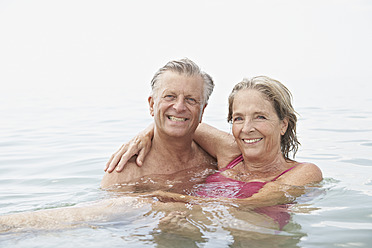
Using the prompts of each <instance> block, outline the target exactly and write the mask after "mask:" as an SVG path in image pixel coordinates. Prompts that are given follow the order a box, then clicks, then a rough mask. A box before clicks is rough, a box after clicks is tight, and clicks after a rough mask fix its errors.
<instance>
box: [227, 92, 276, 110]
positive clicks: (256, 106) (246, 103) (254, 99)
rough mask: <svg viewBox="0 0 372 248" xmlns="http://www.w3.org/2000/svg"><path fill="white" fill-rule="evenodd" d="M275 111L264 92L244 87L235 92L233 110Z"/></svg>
mask: <svg viewBox="0 0 372 248" xmlns="http://www.w3.org/2000/svg"><path fill="white" fill-rule="evenodd" d="M247 111H254V112H275V109H274V106H273V103H272V102H271V101H269V100H268V99H267V97H266V95H265V94H263V93H261V92H259V91H258V90H254V89H244V90H240V91H238V92H237V93H236V95H235V97H234V101H233V112H247Z"/></svg>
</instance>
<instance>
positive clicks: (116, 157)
mask: <svg viewBox="0 0 372 248" xmlns="http://www.w3.org/2000/svg"><path fill="white" fill-rule="evenodd" d="M123 151H125V144H124V145H122V146H121V147H120V148H119V150H117V151H116V152H115V153H114V154H112V155H111V157H110V159H109V161H108V162H107V163H106V166H105V169H104V170H105V171H106V172H108V173H111V172H112V171H113V170H114V169H115V167H116V165H117V164H118V162H119V161H120V159H121V156H122V153H123Z"/></svg>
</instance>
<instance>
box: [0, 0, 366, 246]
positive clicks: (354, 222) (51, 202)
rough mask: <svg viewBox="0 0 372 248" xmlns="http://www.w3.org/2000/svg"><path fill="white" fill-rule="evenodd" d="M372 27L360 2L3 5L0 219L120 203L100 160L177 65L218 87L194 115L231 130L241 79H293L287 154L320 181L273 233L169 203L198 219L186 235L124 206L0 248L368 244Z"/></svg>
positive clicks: (224, 207)
mask: <svg viewBox="0 0 372 248" xmlns="http://www.w3.org/2000/svg"><path fill="white" fill-rule="evenodd" d="M283 2H284V3H283ZM144 6H146V7H144ZM180 10H182V11H180ZM190 13H192V17H193V18H190ZM222 16H224V17H226V18H221V17H222ZM66 17H68V18H66ZM150 20H151V21H150ZM170 20H178V21H177V22H173V21H170ZM165 23H166V24H167V25H168V26H167V28H165V27H164V25H165ZM371 26H372V5H371V4H370V2H369V1H353V2H351V1H313V2H312V3H305V2H298V1H281V2H280V3H279V2H278V3H277V2H276V1H266V2H265V3H262V2H259V1H250V2H249V3H246V1H236V2H234V4H232V3H228V4H227V3H225V2H224V1H188V3H187V4H182V6H179V5H177V4H175V3H173V1H166V0H164V1H136V3H134V2H132V1H110V2H109V3H106V2H103V1H102V2H100V1H70V2H69V1H65V2H64V4H63V5H62V4H59V3H57V2H55V1H33V2H32V3H31V2H29V1H2V2H1V3H0V31H1V32H0V33H1V34H2V38H1V39H0V52H1V54H2V55H1V56H0V84H1V91H0V116H1V119H0V148H1V149H0V188H1V189H2V190H0V215H6V214H12V213H20V212H26V211H35V210H46V209H55V208H60V209H65V208H67V207H71V206H72V207H74V206H77V205H79V204H87V205H88V206H90V205H91V204H93V203H92V202H97V201H98V202H100V201H102V200H104V199H112V198H113V197H115V195H113V194H114V193H110V192H107V191H103V190H101V189H100V188H99V184H100V181H101V178H102V176H103V167H104V165H105V163H106V161H107V160H108V158H109V156H110V155H111V154H112V153H113V152H114V151H115V150H116V149H117V148H118V147H119V146H120V145H121V144H122V143H123V142H125V141H127V140H129V139H130V138H131V137H132V136H133V135H134V134H135V133H137V132H138V131H140V130H142V129H143V128H145V127H146V126H147V124H148V123H150V121H151V118H150V115H149V114H148V107H147V100H146V99H147V95H148V93H149V84H148V82H149V80H150V78H151V77H152V74H153V73H154V72H155V70H156V69H157V68H158V67H160V66H162V65H163V64H164V63H165V62H167V61H168V60H170V59H175V58H182V57H189V58H191V59H193V60H195V61H196V62H197V63H198V64H200V65H201V66H202V67H203V69H205V70H206V71H207V72H209V73H210V74H211V75H212V76H213V78H214V79H215V82H216V88H215V91H214V93H213V94H212V97H211V99H210V104H209V106H208V107H207V109H206V111H205V115H204V119H203V121H205V122H207V123H209V124H212V125H214V126H216V127H218V128H220V129H222V130H225V131H228V132H229V131H230V126H229V125H228V124H227V123H226V121H225V120H226V116H227V101H226V99H227V96H228V93H229V92H230V91H231V89H232V87H233V85H234V84H235V83H237V82H238V81H239V80H240V79H241V78H242V77H244V76H256V75H262V74H264V75H267V76H271V77H273V78H275V79H278V80H280V81H282V82H283V83H284V84H285V85H287V86H288V88H289V89H290V90H291V91H292V93H293V95H294V105H295V108H296V110H297V111H298V112H299V113H300V115H301V116H300V118H299V122H298V136H299V140H300V142H301V144H302V146H301V148H300V150H299V152H298V155H297V157H296V159H297V160H298V161H309V162H313V163H315V164H317V165H318V166H319V167H320V168H321V170H322V171H323V175H324V180H323V182H322V183H321V185H320V187H318V188H313V189H312V190H310V191H309V193H307V194H305V195H304V196H302V197H300V198H299V199H297V203H295V204H294V205H293V206H291V209H290V213H291V219H290V222H289V224H288V225H286V226H285V228H284V230H283V231H278V230H277V229H275V228H271V227H268V226H262V225H261V224H262V219H261V217H260V216H259V215H257V214H254V213H253V212H252V211H250V210H247V209H242V208H239V207H236V206H231V205H228V204H222V203H213V204H210V205H204V206H190V205H176V206H174V209H173V210H179V211H182V212H184V213H185V214H187V216H188V222H189V223H191V224H192V225H191V231H187V230H185V231H184V233H186V234H187V235H185V236H182V235H180V234H179V233H178V234H177V233H172V228H171V226H162V225H159V222H160V220H161V219H162V218H163V217H164V216H166V214H167V211H165V210H164V209H160V208H159V209H157V210H156V209H155V210H151V209H150V208H149V206H148V205H146V204H143V205H141V204H138V205H136V204H134V203H133V202H131V201H130V200H128V205H127V206H128V207H125V205H124V207H121V208H119V209H108V211H110V210H112V211H113V212H114V211H118V212H119V213H118V212H114V213H113V217H114V218H111V219H107V220H102V219H99V220H92V221H88V222H85V223H80V224H82V225H80V226H76V227H75V228H67V229H60V230H29V231H26V232H20V233H17V232H15V233H13V232H8V233H1V234H0V247H66V246H73V247H103V246H108V245H109V246H111V247H122V246H125V247H306V248H307V247H369V246H370V244H371V243H372V210H371V208H370V206H371V205H372V158H371V151H372V150H371V149H372V128H371V127H372V110H371V106H372V97H371V96H370V92H371V82H372V74H371V70H370V67H371V63H370V58H371V57H372V49H371V48H370V44H372V36H371V32H370V30H372V27H371ZM160 27H161V28H160ZM190 27H193V28H191V29H190ZM170 30H172V32H170ZM206 30H208V35H206V33H205V32H206ZM4 37H5V38H4ZM195 37H203V38H201V39H195ZM190 214H191V215H192V216H190ZM174 225H175V226H176V227H177V226H179V225H178V223H175V224H174ZM189 227H190V226H189ZM173 229H175V228H173Z"/></svg>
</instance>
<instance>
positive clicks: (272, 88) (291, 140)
mask: <svg viewBox="0 0 372 248" xmlns="http://www.w3.org/2000/svg"><path fill="white" fill-rule="evenodd" d="M243 89H253V90H257V91H259V92H261V93H262V94H264V95H265V96H266V99H267V100H268V101H270V102H271V103H272V104H273V106H274V109H275V112H276V114H277V115H278V117H279V119H280V120H283V119H285V118H287V120H288V128H287V131H286V132H285V134H284V135H283V136H281V140H280V148H281V152H282V154H283V156H284V158H286V159H289V153H290V152H293V157H295V155H296V152H297V150H298V146H299V145H300V142H298V140H297V134H296V123H297V116H296V114H297V112H296V111H295V110H294V108H293V107H292V94H291V92H290V91H289V90H288V89H287V87H285V86H284V85H283V84H282V83H280V82H279V81H277V80H274V79H272V78H269V77H266V76H258V77H254V78H251V79H243V81H242V82H240V83H238V84H236V85H235V86H234V88H233V90H232V92H231V94H230V96H229V113H228V116H227V121H228V122H232V115H233V111H232V110H233V103H234V98H235V96H236V94H237V93H238V92H239V91H240V90H243Z"/></svg>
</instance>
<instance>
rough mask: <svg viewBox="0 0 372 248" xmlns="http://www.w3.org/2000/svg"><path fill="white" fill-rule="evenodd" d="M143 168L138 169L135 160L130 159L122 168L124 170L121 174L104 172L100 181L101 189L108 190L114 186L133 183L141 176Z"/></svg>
mask: <svg viewBox="0 0 372 248" xmlns="http://www.w3.org/2000/svg"><path fill="white" fill-rule="evenodd" d="M143 171H144V168H142V167H139V166H138V165H137V164H136V162H135V159H133V158H132V159H130V160H129V161H128V163H127V164H126V165H125V166H124V169H123V170H122V171H121V172H117V171H116V170H114V171H112V172H111V173H108V172H106V173H105V174H104V175H103V178H102V181H101V187H102V188H108V187H111V186H113V185H115V184H124V183H129V182H131V181H133V180H134V179H136V178H139V177H141V176H142V174H143Z"/></svg>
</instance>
